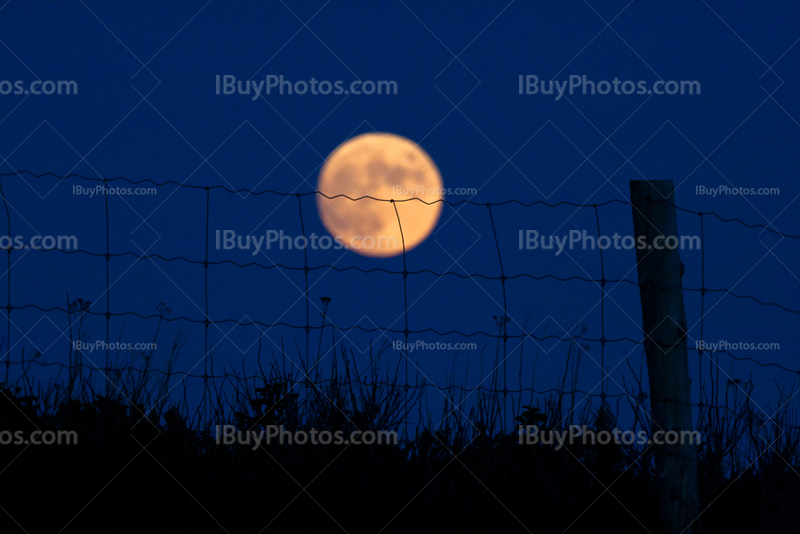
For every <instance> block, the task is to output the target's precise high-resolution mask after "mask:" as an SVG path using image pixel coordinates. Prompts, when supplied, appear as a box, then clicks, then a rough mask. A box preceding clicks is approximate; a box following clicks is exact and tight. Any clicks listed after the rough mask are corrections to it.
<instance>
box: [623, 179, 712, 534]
mask: <svg viewBox="0 0 800 534" xmlns="http://www.w3.org/2000/svg"><path fill="white" fill-rule="evenodd" d="M630 186H631V208H632V211H633V227H634V233H635V238H636V240H637V241H636V243H637V245H636V264H637V267H638V271H639V296H640V298H641V302H642V328H643V333H644V343H645V352H646V354H647V372H648V377H649V381H650V412H651V416H652V418H653V432H656V431H658V430H664V431H677V432H678V435H679V436H686V437H682V438H681V439H680V440H679V441H678V443H676V444H673V445H670V444H663V445H655V446H654V452H655V466H656V488H657V493H658V500H659V509H660V516H661V524H662V528H663V530H664V532H665V533H668V534H678V533H686V534H692V533H694V534H696V533H697V532H699V530H700V525H699V523H694V520H695V518H696V517H697V516H698V514H699V501H698V489H697V453H696V449H695V443H694V442H692V441H689V439H688V436H689V432H691V431H693V430H694V426H693V424H692V406H691V394H690V389H689V382H690V381H689V362H688V351H687V343H686V313H685V310H684V307H683V290H682V289H681V286H682V283H681V276H682V274H683V265H682V264H681V260H680V252H679V243H680V235H679V234H678V223H677V218H676V213H675V205H674V203H675V201H674V187H673V184H672V181H671V180H659V181H644V180H633V181H631V183H630ZM671 236H674V238H671ZM669 238H671V239H669ZM640 239H642V240H643V242H644V243H645V246H644V247H641V246H640V244H639V243H640V241H639V240H640ZM676 239H677V243H676V241H675V240H676ZM687 431H688V432H687Z"/></svg>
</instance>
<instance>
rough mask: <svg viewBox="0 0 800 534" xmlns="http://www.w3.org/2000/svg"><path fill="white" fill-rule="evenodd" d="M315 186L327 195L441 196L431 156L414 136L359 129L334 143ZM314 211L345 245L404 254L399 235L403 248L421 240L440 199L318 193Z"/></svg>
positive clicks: (435, 218)
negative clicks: (350, 135)
mask: <svg viewBox="0 0 800 534" xmlns="http://www.w3.org/2000/svg"><path fill="white" fill-rule="evenodd" d="M317 191H320V192H321V193H323V194H325V195H327V196H328V197H333V196H336V195H347V196H348V197H350V198H359V197H365V196H370V197H374V198H376V199H385V200H389V199H394V200H395V201H398V200H405V199H409V198H419V199H422V200H424V201H425V202H433V201H436V200H441V199H442V198H443V195H444V190H443V188H442V177H441V175H440V174H439V169H438V168H437V167H436V164H435V163H434V162H433V160H432V159H431V157H430V156H429V155H428V154H427V153H426V152H425V151H424V150H422V148H420V147H419V145H417V144H416V143H414V142H413V141H411V140H409V139H406V138H405V137H401V136H399V135H395V134H391V133H366V134H361V135H358V136H356V137H353V138H352V139H348V140H347V141H346V142H344V143H343V144H341V145H339V147H338V148H336V150H334V151H333V152H332V153H331V154H330V155H329V156H328V158H327V159H326V160H325V164H324V165H323V167H322V170H321V171H320V174H319V181H318V183H317ZM395 206H397V213H395ZM317 210H318V212H319V215H320V218H321V219H322V223H323V224H324V225H325V229H326V230H328V232H329V233H330V234H331V236H333V238H334V239H336V240H337V241H339V242H340V243H341V244H342V245H344V246H345V247H346V248H348V249H350V250H352V251H353V252H356V253H358V254H361V255H363V256H371V257H378V258H386V257H391V256H397V255H398V254H402V253H403V238H405V250H406V251H409V250H411V249H413V248H414V247H416V246H417V245H419V244H420V243H422V242H423V241H425V239H426V238H427V237H428V236H429V235H430V234H431V232H432V231H433V229H434V228H435V227H436V222H437V221H438V220H439V215H440V214H441V212H442V203H441V202H437V203H435V204H424V203H423V202H419V201H418V200H411V201H408V202H395V203H391V202H381V201H379V200H373V199H368V198H366V199H362V200H358V201H352V200H349V199H347V198H343V197H339V198H334V199H328V198H325V197H324V196H322V195H317ZM398 215H399V216H400V224H402V236H401V233H400V225H399V224H398V221H397V218H398Z"/></svg>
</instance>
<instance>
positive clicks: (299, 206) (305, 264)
mask: <svg viewBox="0 0 800 534" xmlns="http://www.w3.org/2000/svg"><path fill="white" fill-rule="evenodd" d="M297 209H298V210H299V211H300V231H302V232H303V243H304V244H305V246H304V247H303V272H304V273H305V277H306V372H309V370H308V369H309V368H308V337H309V334H310V332H311V325H310V324H309V320H308V318H309V315H308V305H309V303H308V270H309V269H308V240H307V239H306V226H305V224H304V223H303V202H302V200H301V197H300V193H297ZM334 357H335V353H334Z"/></svg>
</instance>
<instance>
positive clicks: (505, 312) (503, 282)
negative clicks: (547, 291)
mask: <svg viewBox="0 0 800 534" xmlns="http://www.w3.org/2000/svg"><path fill="white" fill-rule="evenodd" d="M486 207H487V208H489V222H491V223H492V234H493V235H494V244H495V246H496V247H497V259H498V261H499V262H500V285H501V286H502V288H503V319H502V325H501V328H502V330H503V417H502V418H501V419H500V426H501V429H503V431H505V419H506V398H507V396H508V388H507V387H506V384H507V382H506V345H507V342H508V330H507V328H508V301H507V300H506V274H505V271H504V270H503V256H502V255H501V254H500V243H499V242H498V241H497V229H496V228H495V226H494V217H493V216H492V205H491V204H489V203H487V204H486Z"/></svg>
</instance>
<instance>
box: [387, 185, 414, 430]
mask: <svg viewBox="0 0 800 534" xmlns="http://www.w3.org/2000/svg"><path fill="white" fill-rule="evenodd" d="M390 202H391V204H392V206H394V214H395V215H396V216H397V226H399V227H400V240H401V242H402V243H403V305H404V311H403V317H404V318H405V328H404V329H403V334H404V335H405V345H404V347H403V355H404V356H405V368H406V369H405V374H406V383H405V385H404V386H403V398H404V400H405V404H404V405H405V407H406V410H408V334H409V333H410V332H409V330H408V269H407V268H406V238H405V237H404V236H403V224H402V223H401V222H400V213H399V212H398V211H397V204H396V203H395V201H394V200H391V201H390ZM405 420H406V425H405V430H404V431H403V432H404V434H403V438H404V439H408V417H405Z"/></svg>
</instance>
